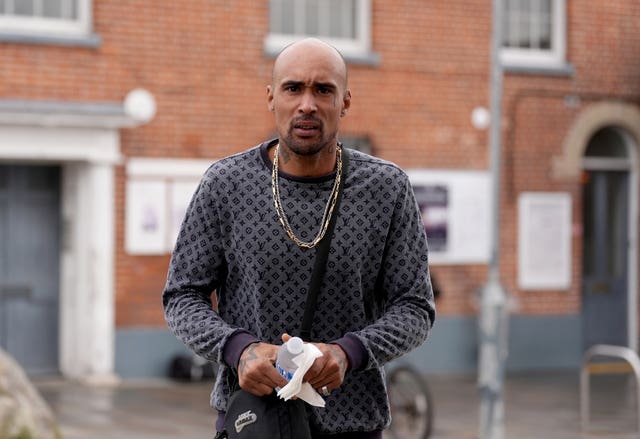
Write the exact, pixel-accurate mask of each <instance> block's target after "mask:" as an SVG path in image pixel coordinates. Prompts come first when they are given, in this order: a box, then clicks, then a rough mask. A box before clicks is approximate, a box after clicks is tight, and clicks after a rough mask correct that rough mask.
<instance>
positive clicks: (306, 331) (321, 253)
mask: <svg viewBox="0 0 640 439" xmlns="http://www.w3.org/2000/svg"><path fill="white" fill-rule="evenodd" d="M348 170H349V153H348V152H347V149H346V148H342V182H341V183H340V187H339V188H338V195H337V198H336V205H335V207H334V210H333V216H332V217H331V220H330V221H329V226H328V227H327V231H326V233H325V235H324V238H322V240H321V241H320V242H319V243H318V247H316V261H315V263H314V266H313V272H312V274H311V281H310V282H309V292H308V293H307V303H306V304H305V307H304V316H303V317H302V325H301V327H300V338H302V339H303V340H305V341H311V325H312V324H313V315H314V314H315V311H316V305H317V304H318V293H319V292H320V286H321V285H322V278H323V277H324V273H325V271H326V268H327V259H328V258H329V248H331V238H332V237H333V229H334V227H335V225H336V219H337V218H338V213H339V212H340V201H341V200H342V193H343V192H344V184H345V182H346V180H347V172H348Z"/></svg>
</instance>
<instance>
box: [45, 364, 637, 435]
mask: <svg viewBox="0 0 640 439" xmlns="http://www.w3.org/2000/svg"><path fill="white" fill-rule="evenodd" d="M427 380H428V382H429V386H430V388H431V391H432V393H433V396H434V400H435V409H436V412H435V413H436V414H435V431H434V434H433V436H432V438H433V439H445V438H452V439H453V438H455V439H467V438H476V437H477V436H478V435H477V429H478V405H479V396H478V393H477V392H476V388H475V377H474V376H451V375H428V376H427ZM592 383H593V392H592V395H593V399H592V401H593V402H592V408H593V410H592V425H593V431H591V432H589V433H581V432H580V414H579V376H578V371H575V372H557V373H540V374H526V375H510V376H509V377H508V379H507V383H506V392H505V408H506V424H505V425H506V428H505V437H506V438H518V439H529V438H531V439H547V438H548V439H574V438H578V439H601V438H612V439H627V438H638V437H640V436H639V435H637V434H635V433H634V430H635V428H636V423H635V415H636V413H637V409H636V400H635V384H634V383H633V382H632V381H630V380H629V379H628V378H626V376H622V375H616V376H595V377H593V378H592ZM36 385H37V387H38V388H39V390H40V391H41V393H42V394H43V396H44V397H45V399H46V400H47V401H48V402H49V403H50V404H51V406H52V408H53V410H54V412H55V413H56V415H57V418H58V421H59V422H60V424H61V428H62V432H63V439H88V438H91V439H116V438H117V439H151V438H154V439H163V438H174V439H175V438H180V439H202V438H208V439H210V438H211V437H212V431H213V424H214V421H215V415H214V413H213V412H212V410H211V409H209V408H208V400H209V390H210V383H209V382H205V383H196V384H176V383H173V382H169V381H153V382H151V381H146V382H140V381H136V382H133V381H125V382H123V383H122V384H120V385H119V386H115V387H89V386H84V385H80V384H78V383H72V382H65V381H60V380H49V381H37V382H36Z"/></svg>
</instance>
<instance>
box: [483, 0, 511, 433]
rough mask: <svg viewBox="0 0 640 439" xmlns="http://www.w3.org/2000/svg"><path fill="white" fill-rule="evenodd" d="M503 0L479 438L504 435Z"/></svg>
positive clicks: (496, 18)
mask: <svg viewBox="0 0 640 439" xmlns="http://www.w3.org/2000/svg"><path fill="white" fill-rule="evenodd" d="M503 11H504V2H503V0H493V11H492V21H493V25H492V38H491V83H490V93H491V125H490V131H489V143H490V145H489V148H490V169H491V176H492V182H491V185H492V192H493V197H492V241H491V242H492V245H491V259H490V261H489V273H488V278H487V283H486V285H485V286H484V287H483V289H482V296H481V300H480V317H479V334H480V340H479V343H480V359H479V370H478V387H479V389H480V396H481V399H480V432H479V433H480V434H479V437H480V439H503V438H504V401H503V388H504V363H505V360H506V356H507V344H508V309H507V295H506V293H505V290H504V288H503V287H502V285H501V284H500V194H501V191H500V179H501V141H500V137H501V119H502V64H501V61H500V49H501V47H502V34H503V31H502V27H503Z"/></svg>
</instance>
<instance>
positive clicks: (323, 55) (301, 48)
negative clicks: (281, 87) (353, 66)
mask: <svg viewBox="0 0 640 439" xmlns="http://www.w3.org/2000/svg"><path fill="white" fill-rule="evenodd" d="M311 58H313V59H318V58H320V59H323V60H325V61H326V62H328V63H331V64H332V65H333V67H334V69H335V71H336V73H337V74H338V75H339V76H340V77H341V78H342V80H343V84H342V85H343V87H344V88H343V90H344V89H346V88H347V63H346V62H345V60H344V58H343V56H342V54H341V53H340V52H339V51H338V49H336V48H335V47H333V46H332V45H330V44H328V43H326V42H324V41H322V40H320V39H318V38H305V39H303V40H300V41H296V42H294V43H291V44H289V45H288V46H286V47H285V48H284V49H282V51H280V53H279V54H278V56H277V57H276V60H275V62H274V63H273V70H272V71H271V83H272V84H275V83H276V82H277V80H278V78H279V77H280V76H281V75H282V72H283V70H285V71H286V70H287V69H288V68H289V67H290V66H291V65H292V64H295V63H304V62H308V60H309V59H311Z"/></svg>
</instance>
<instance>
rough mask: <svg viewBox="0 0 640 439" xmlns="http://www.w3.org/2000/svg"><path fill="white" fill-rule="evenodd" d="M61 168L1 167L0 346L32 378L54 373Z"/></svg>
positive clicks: (55, 365)
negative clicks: (32, 376)
mask: <svg viewBox="0 0 640 439" xmlns="http://www.w3.org/2000/svg"><path fill="white" fill-rule="evenodd" d="M59 253H60V169H59V168H58V167H53V166H7V165H2V166H0V346H2V348H3V349H5V350H6V351H7V352H9V353H10V354H11V355H12V356H13V357H14V358H15V359H16V360H17V361H18V362H19V363H20V364H21V365H22V366H23V367H24V368H25V370H26V371H27V373H29V374H30V375H42V374H52V373H56V372H57V370H58V296H59V291H58V289H59V286H58V285H59V276H60V269H59Z"/></svg>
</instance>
